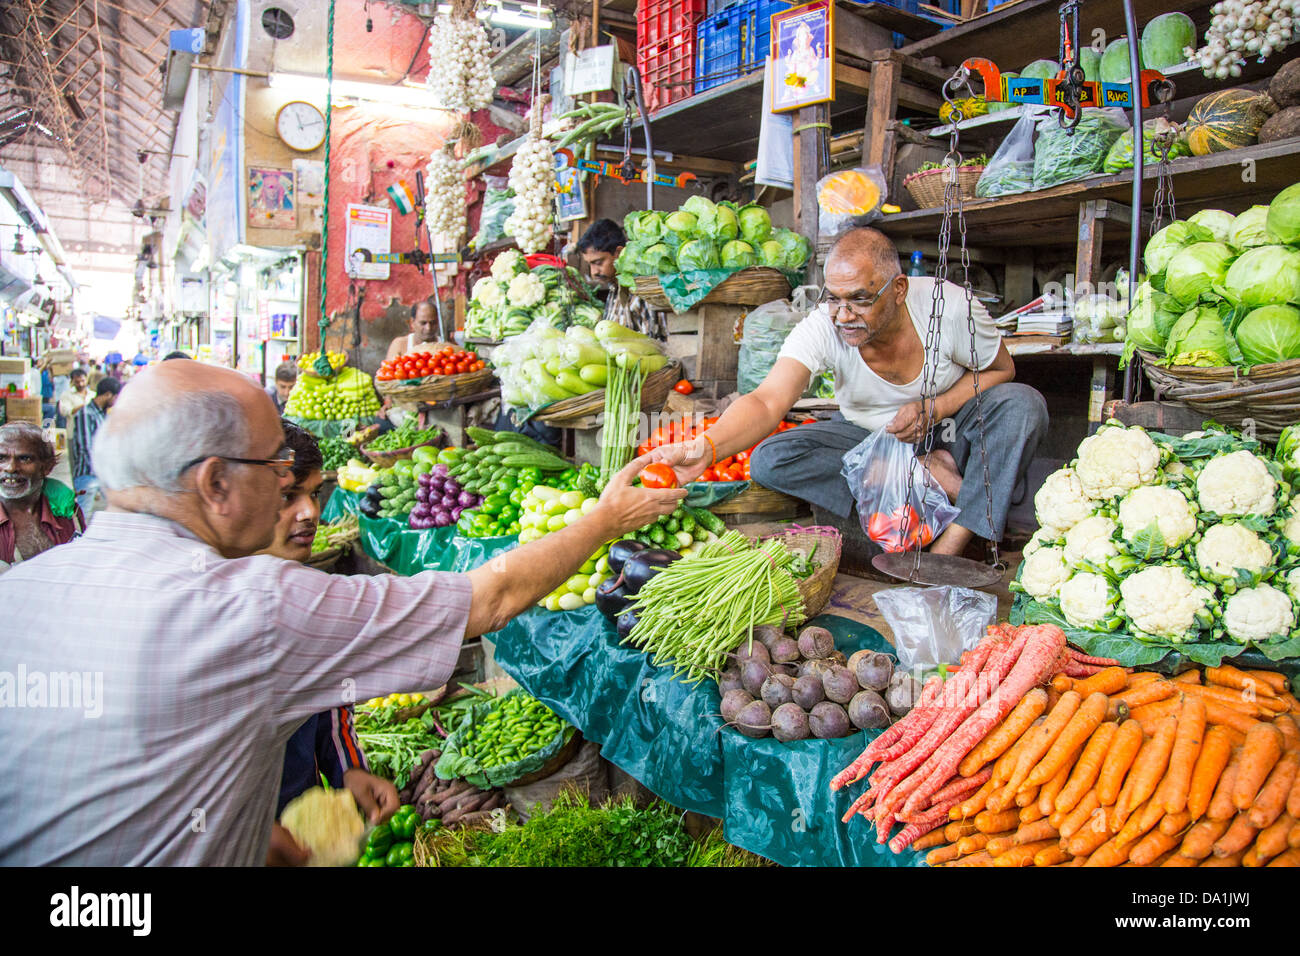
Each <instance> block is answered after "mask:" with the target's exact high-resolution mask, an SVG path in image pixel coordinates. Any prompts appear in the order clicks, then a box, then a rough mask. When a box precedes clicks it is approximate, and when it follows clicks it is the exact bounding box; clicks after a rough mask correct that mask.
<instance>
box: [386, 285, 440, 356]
mask: <svg viewBox="0 0 1300 956" xmlns="http://www.w3.org/2000/svg"><path fill="white" fill-rule="evenodd" d="M441 334H442V333H441V332H440V331H439V329H438V311H437V309H435V308H434V305H433V302H432V301H430V300H429V299H423V300H421V301H419V302H417V303H415V305H413V306H411V321H410V332H408V333H407V334H406V335H399V336H398V337H397V338H395V339H393V341H391V342H389V343H388V354H387V355H386V356H384V357H385V358H386V359H395V358H397V357H398V356H400V355H410V354H411V353H413V352H436V351H438V349H440V348H442V347H443V346H444V345H449V344H452V343H448V342H441V341H439V339H438V336H439V335H441Z"/></svg>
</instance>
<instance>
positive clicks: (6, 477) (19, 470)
mask: <svg viewBox="0 0 1300 956" xmlns="http://www.w3.org/2000/svg"><path fill="white" fill-rule="evenodd" d="M55 461H56V458H55V454H54V445H52V444H51V443H50V441H49V440H48V439H47V438H46V437H45V435H44V434H42V432H41V430H40V429H39V428H38V427H37V426H35V425H32V424H30V423H29V422H11V423H10V424H8V425H0V571H6V570H8V569H9V568H10V567H11V566H12V565H15V564H17V563H18V562H20V561H25V560H27V559H29V558H34V557H36V555H38V554H40V553H42V552H43V551H48V550H49V549H50V548H52V547H54V546H55V545H57V544H67V543H68V542H69V541H71V540H72V539H73V537H74V536H75V535H76V534H77V533H78V532H80V531H84V530H85V528H86V519H85V517H84V516H83V515H82V513H81V509H80V508H78V507H77V504H76V501H75V500H74V498H73V494H72V489H71V488H69V487H68V486H67V485H65V484H63V482H61V481H55V480H54V479H53V478H51V477H50V472H51V471H53V470H54V464H55Z"/></svg>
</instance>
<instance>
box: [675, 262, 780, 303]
mask: <svg viewBox="0 0 1300 956" xmlns="http://www.w3.org/2000/svg"><path fill="white" fill-rule="evenodd" d="M739 271H741V270H739V269H692V270H690V271H688V272H665V273H661V274H660V275H659V276H658V277H657V278H658V279H659V285H660V287H661V288H662V289H663V290H664V296H665V297H667V299H668V302H669V303H670V304H671V305H672V307H673V311H674V312H686V311H688V310H690V309H693V308H695V306H696V304H697V303H698V302H699V301H700V300H701V299H703V298H704V297H705V296H706V295H708V294H709V293H710V292H712V291H713V290H714V288H715V287H716V286H719V285H721V284H722V283H723V282H725V281H726V280H727V279H730V278H731V277H732V276H733V275H735V274H736V273H737V272H739ZM780 272H781V274H782V275H783V276H785V277H786V279H788V280H789V282H790V285H791V286H797V285H799V284H800V283H801V282H803V276H804V270H802V269H800V270H798V271H791V270H789V269H781V270H780Z"/></svg>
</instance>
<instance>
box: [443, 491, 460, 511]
mask: <svg viewBox="0 0 1300 956" xmlns="http://www.w3.org/2000/svg"><path fill="white" fill-rule="evenodd" d="M458 502H459V499H458V498H457V497H456V496H455V495H443V496H442V507H443V509H444V510H446V511H450V510H451V509H452V508H453V507H455V506H456V504H457V503H458Z"/></svg>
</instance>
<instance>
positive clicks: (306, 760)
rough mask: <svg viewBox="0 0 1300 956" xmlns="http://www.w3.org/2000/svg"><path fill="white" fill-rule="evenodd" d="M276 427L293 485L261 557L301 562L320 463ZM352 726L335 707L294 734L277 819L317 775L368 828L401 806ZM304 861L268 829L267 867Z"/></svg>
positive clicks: (300, 441)
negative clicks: (348, 797)
mask: <svg viewBox="0 0 1300 956" xmlns="http://www.w3.org/2000/svg"><path fill="white" fill-rule="evenodd" d="M281 426H282V427H283V428H284V442H285V445H286V446H288V448H289V449H290V450H291V451H292V452H293V468H292V473H293V479H294V483H293V486H292V487H290V489H289V490H288V491H286V492H285V494H284V504H283V506H282V507H281V508H280V519H279V521H277V522H276V525H275V541H274V543H272V545H271V546H270V547H269V548H267V549H266V550H265V551H263V552H262V553H263V554H271V555H275V556H276V557H277V558H284V559H285V560H286V561H297V562H299V563H302V562H304V561H306V560H307V559H308V558H309V557H311V545H312V541H314V540H315V538H316V526H317V523H318V522H319V521H320V488H321V484H322V483H323V482H324V480H325V479H324V475H323V474H322V468H323V467H324V464H325V461H324V459H323V458H322V457H321V452H320V446H319V445H318V444H317V443H316V439H315V437H313V436H312V435H311V433H310V432H308V431H306V430H305V429H302V428H299V427H298V426H297V425H295V424H293V422H281ZM353 721H354V717H353V708H352V705H351V704H340V705H338V706H337V707H331V708H330V709H329V710H325V711H322V712H321V713H319V714H315V715H313V716H311V717H308V718H307V721H306V723H304V724H303V725H302V726H301V727H299V728H298V729H297V730H296V731H294V734H293V736H292V737H290V738H289V742H288V743H287V744H286V745H285V748H284V769H283V770H282V771H281V775H280V797H279V799H278V800H277V802H276V806H275V815H276V817H277V819H278V818H279V816H280V814H282V813H283V812H284V808H285V807H286V806H287V805H288V804H289V801H290V800H292V799H293V798H294V797H296V796H298V795H299V794H301V793H303V792H304V791H306V790H310V789H311V788H312V787H315V786H318V785H319V782H320V778H321V775H322V774H323V775H324V776H325V779H326V780H328V781H329V784H330V786H331V787H333V788H334V789H336V790H337V789H339V788H342V787H346V788H347V789H348V790H349V791H350V792H351V793H352V796H353V797H354V798H355V799H356V801H357V806H358V807H359V808H360V809H361V811H362V813H364V814H365V815H366V819H367V820H368V821H369V822H370V823H373V824H379V823H383V822H385V821H386V820H388V819H389V817H391V816H392V815H393V814H394V813H396V812H397V808H398V806H399V805H400V803H401V801H400V800H398V799H397V788H396V787H395V786H393V784H392V783H391V782H390V781H388V780H385V779H384V778H383V777H377V776H375V775H374V774H372V773H370V771H369V769H368V768H367V766H366V757H365V754H364V753H362V751H361V744H360V742H358V740H357V733H356V729H355V725H354V723H353ZM308 856H309V854H308V852H307V851H306V850H304V849H303V848H302V847H300V846H299V845H298V844H297V843H296V842H295V841H294V839H293V837H292V836H291V835H290V833H289V831H288V830H287V829H285V828H284V827H283V826H281V825H280V824H279V823H275V824H273V825H272V827H271V848H270V850H269V851H268V852H267V855H266V864H267V866H301V865H303V864H305V863H306V862H307V859H308Z"/></svg>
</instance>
